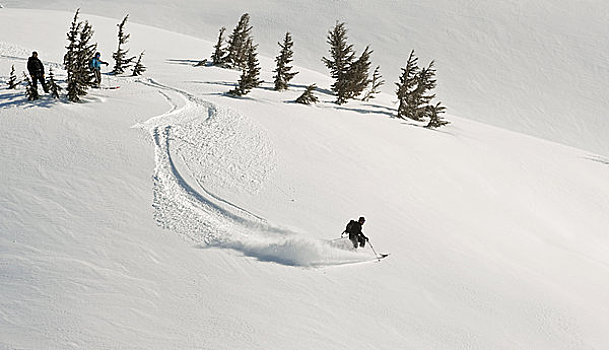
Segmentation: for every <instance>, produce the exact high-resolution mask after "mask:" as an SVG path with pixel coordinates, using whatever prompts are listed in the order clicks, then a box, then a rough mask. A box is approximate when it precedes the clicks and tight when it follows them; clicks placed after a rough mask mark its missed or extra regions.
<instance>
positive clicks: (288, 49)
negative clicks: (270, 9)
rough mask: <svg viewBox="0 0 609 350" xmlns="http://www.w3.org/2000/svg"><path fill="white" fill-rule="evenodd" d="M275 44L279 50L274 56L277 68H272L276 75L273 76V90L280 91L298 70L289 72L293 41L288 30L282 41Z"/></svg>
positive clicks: (286, 86) (284, 88) (285, 87)
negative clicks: (277, 54)
mask: <svg viewBox="0 0 609 350" xmlns="http://www.w3.org/2000/svg"><path fill="white" fill-rule="evenodd" d="M277 44H278V45H279V47H280V48H281V50H280V52H279V56H277V57H275V62H277V68H275V70H274V72H275V73H276V75H275V76H274V77H273V78H275V90H277V91H281V90H287V89H288V83H289V82H290V80H292V78H294V76H295V75H296V74H298V72H290V71H291V70H292V66H289V65H288V64H290V62H292V61H293V59H292V56H293V55H294V51H292V46H294V42H293V41H292V36H291V35H290V32H287V33H285V38H284V39H283V43H277Z"/></svg>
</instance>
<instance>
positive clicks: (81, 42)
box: [75, 21, 97, 96]
mask: <svg viewBox="0 0 609 350" xmlns="http://www.w3.org/2000/svg"><path fill="white" fill-rule="evenodd" d="M92 37H93V27H92V26H91V24H89V22H88V21H85V22H84V23H83V25H82V29H81V31H80V33H78V44H77V45H76V60H77V62H76V63H77V66H76V72H75V73H76V75H77V79H78V81H79V83H80V85H81V87H82V92H81V93H80V96H84V95H86V94H87V89H88V88H89V86H92V85H94V84H95V73H94V72H93V70H92V69H91V59H92V58H93V56H94V55H95V52H96V51H97V44H96V43H94V44H92V43H91V38H92Z"/></svg>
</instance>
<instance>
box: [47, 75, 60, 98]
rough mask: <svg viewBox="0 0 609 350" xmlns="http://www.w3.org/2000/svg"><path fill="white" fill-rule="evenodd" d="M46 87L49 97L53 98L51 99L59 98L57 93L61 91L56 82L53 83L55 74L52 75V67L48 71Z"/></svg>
mask: <svg viewBox="0 0 609 350" xmlns="http://www.w3.org/2000/svg"><path fill="white" fill-rule="evenodd" d="M47 86H48V87H49V91H50V92H51V96H53V98H59V92H60V91H61V86H59V85H57V82H56V81H55V74H53V68H52V67H51V68H50V69H49V77H48V79H47Z"/></svg>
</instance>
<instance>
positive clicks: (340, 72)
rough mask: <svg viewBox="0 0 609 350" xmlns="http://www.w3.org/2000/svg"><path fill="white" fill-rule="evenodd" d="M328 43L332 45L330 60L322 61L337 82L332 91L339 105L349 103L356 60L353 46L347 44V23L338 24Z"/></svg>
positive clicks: (330, 34) (331, 31)
mask: <svg viewBox="0 0 609 350" xmlns="http://www.w3.org/2000/svg"><path fill="white" fill-rule="evenodd" d="M327 43H328V44H330V58H326V57H323V58H322V61H323V62H324V64H325V65H326V67H328V69H329V70H330V76H331V77H332V78H333V79H334V80H335V82H334V84H332V91H333V92H334V93H336V95H337V101H336V103H338V104H343V103H345V102H346V101H347V98H348V97H347V95H348V91H349V86H348V85H349V82H348V76H349V70H350V68H351V64H352V63H353V61H354V60H355V54H354V52H353V45H350V44H348V43H347V29H346V28H345V23H344V22H343V23H338V22H337V23H336V25H335V26H334V28H333V29H332V30H330V31H329V32H328V37H327Z"/></svg>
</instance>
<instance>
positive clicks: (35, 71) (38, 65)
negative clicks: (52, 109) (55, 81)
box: [27, 51, 49, 92]
mask: <svg viewBox="0 0 609 350" xmlns="http://www.w3.org/2000/svg"><path fill="white" fill-rule="evenodd" d="M27 70H28V72H29V73H30V76H31V77H32V86H33V87H34V89H36V90H38V83H37V81H40V84H42V88H43V89H44V92H49V88H47V83H46V82H45V81H44V65H43V64H42V62H40V60H39V59H38V52H36V51H34V52H32V57H30V58H28V60H27Z"/></svg>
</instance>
